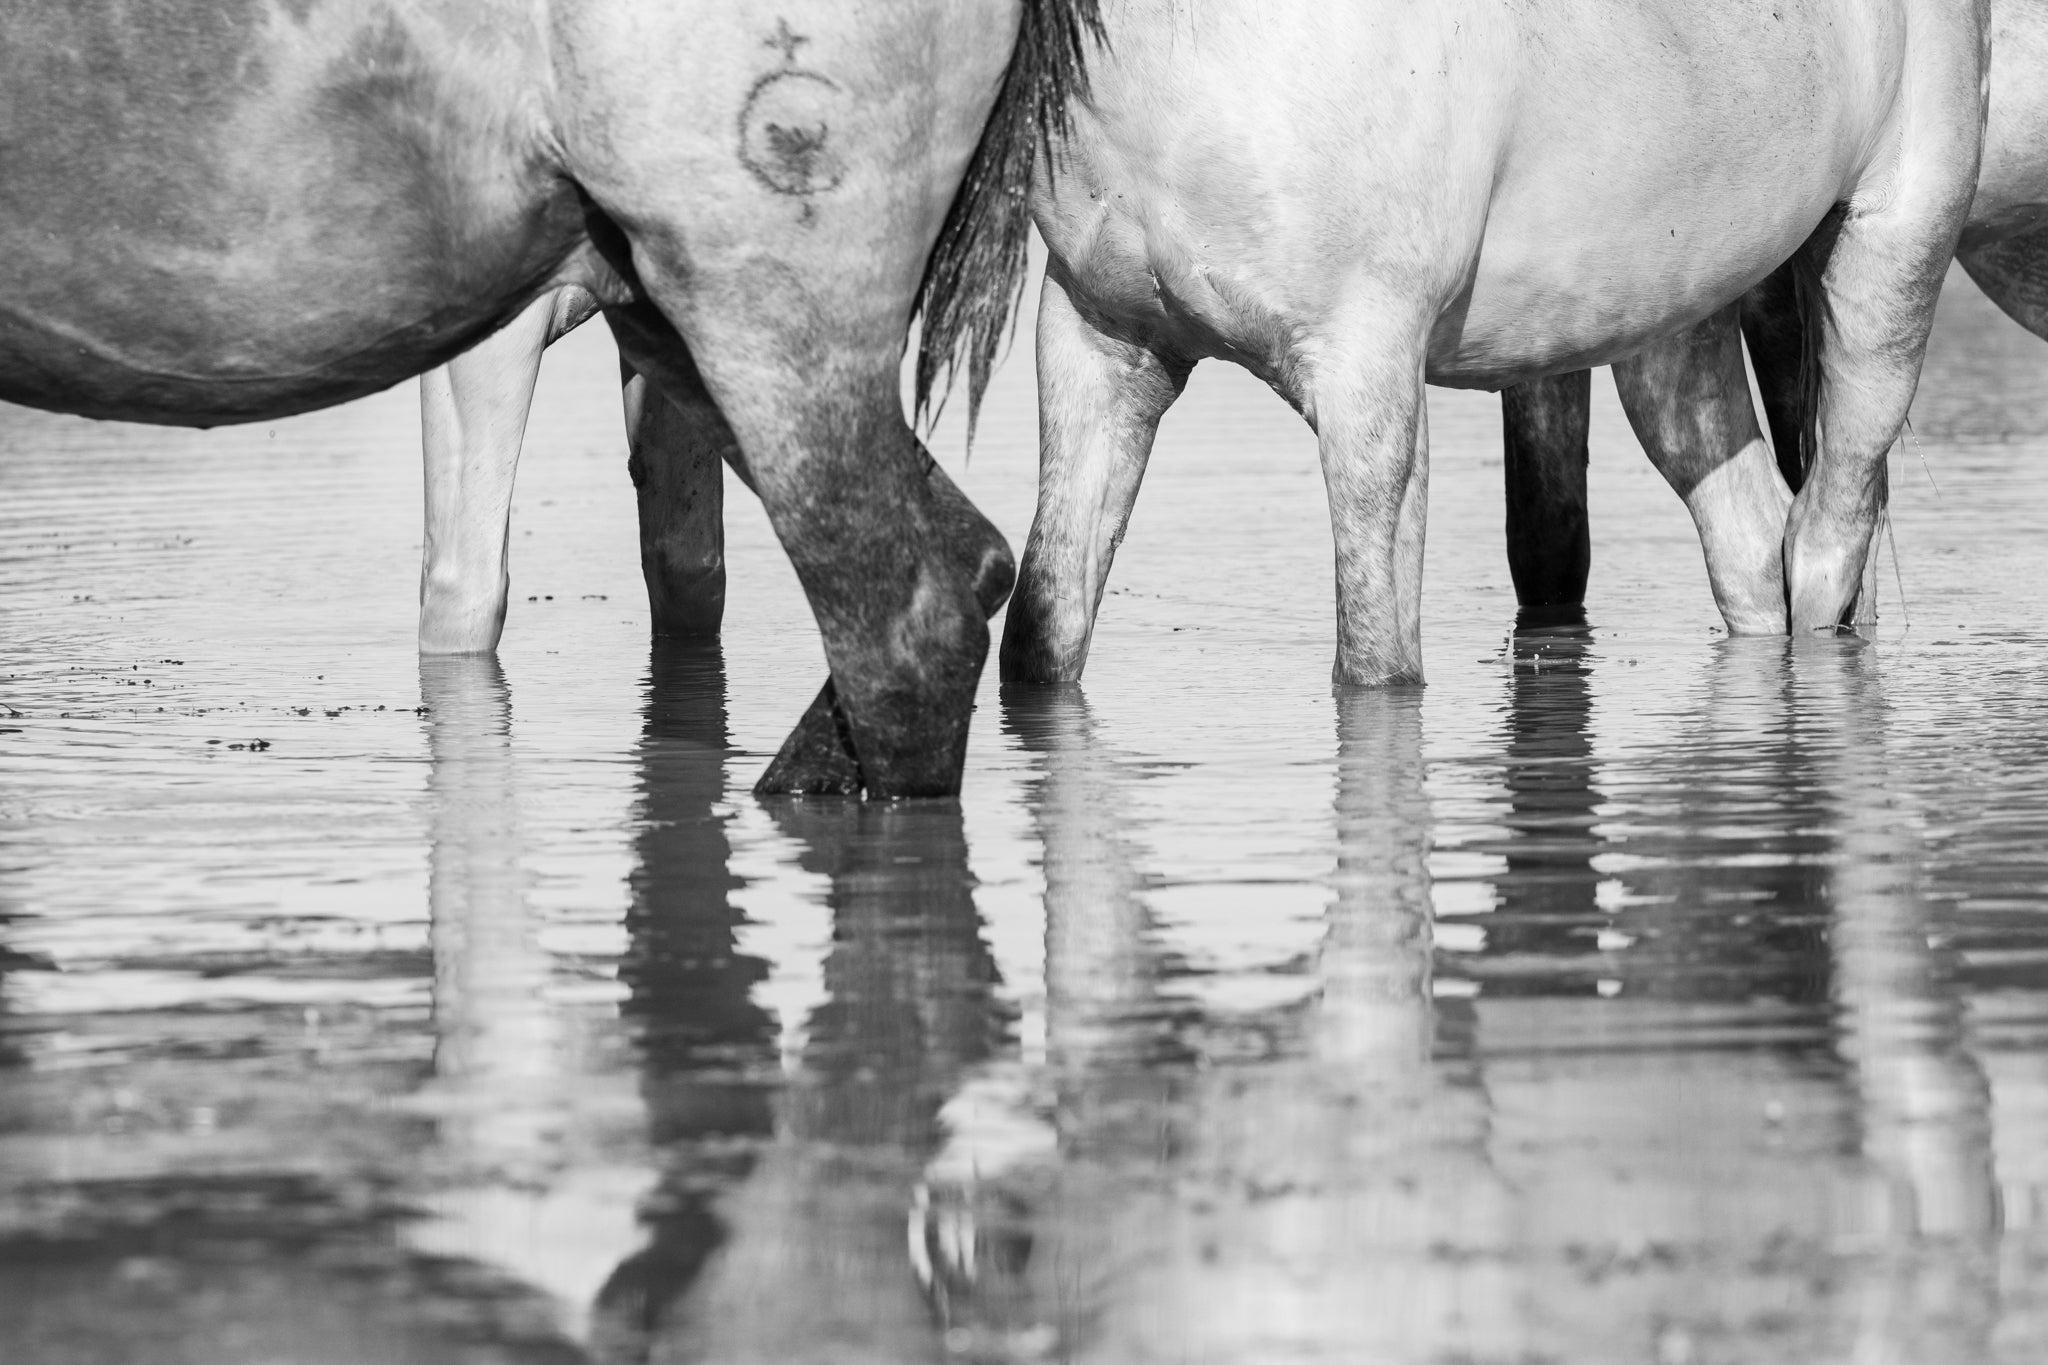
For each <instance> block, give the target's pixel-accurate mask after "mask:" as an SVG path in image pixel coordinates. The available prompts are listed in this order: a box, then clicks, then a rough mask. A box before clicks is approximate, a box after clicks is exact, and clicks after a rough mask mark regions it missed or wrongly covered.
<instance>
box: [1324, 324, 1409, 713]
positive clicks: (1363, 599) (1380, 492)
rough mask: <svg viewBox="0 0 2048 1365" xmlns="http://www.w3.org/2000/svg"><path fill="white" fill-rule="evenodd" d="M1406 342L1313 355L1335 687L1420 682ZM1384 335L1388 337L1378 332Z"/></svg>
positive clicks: (1407, 352)
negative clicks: (1332, 588)
mask: <svg viewBox="0 0 2048 1365" xmlns="http://www.w3.org/2000/svg"><path fill="white" fill-rule="evenodd" d="M1414 330H1415V335H1416V338H1417V339H1416V340H1415V341H1413V342H1412V344H1384V343H1383V344H1379V345H1377V346H1374V347H1372V348H1370V349H1369V350H1367V351H1366V352H1365V353H1364V354H1362V355H1360V356H1358V357H1356V358H1353V357H1342V358H1334V363H1331V362H1330V361H1326V360H1318V361H1317V362H1316V363H1315V365H1314V367H1313V377H1312V378H1311V380H1310V386H1311V387H1310V397H1311V399H1312V401H1311V402H1309V403H1306V404H1304V405H1303V410H1304V411H1306V412H1308V413H1309V415H1310V420H1311V421H1312V422H1313V423H1314V424H1315V427H1316V433H1317V436H1318V438H1319V448H1320V452H1321V455H1322V463H1323V484H1324V487H1325V488H1326V489H1327V490H1328V492H1329V497H1330V529H1331V532H1332V534H1333V535H1334V537H1335V539H1336V546H1337V661H1336V665H1335V667H1334V668H1333V669H1332V671H1331V677H1332V679H1333V680H1334V681H1335V682H1336V683H1337V684H1338V685H1339V686H1355V685H1363V686H1381V685H1387V684H1395V683H1419V682H1421V681H1422V547H1423V532H1424V529H1425V523H1426V521H1427V517H1428V510H1429V424H1428V418H1427V414H1426V413H1425V412H1424V410H1423V401H1422V355H1421V344H1420V340H1419V337H1420V335H1421V329H1420V328H1419V327H1418V328H1416V329H1414ZM1380 335H1381V336H1383V337H1384V336H1385V335H1386V333H1384V332H1382V333H1381V334H1380Z"/></svg>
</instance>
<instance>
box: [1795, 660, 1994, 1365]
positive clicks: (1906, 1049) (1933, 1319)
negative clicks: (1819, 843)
mask: <svg viewBox="0 0 2048 1365" xmlns="http://www.w3.org/2000/svg"><path fill="white" fill-rule="evenodd" d="M1795 673H1796V675H1797V677H1798V681H1799V684H1800V690H1801V691H1802V692H1803V693H1804V694H1805V696H1804V697H1803V698H1802V700H1803V701H1804V702H1805V704H1806V705H1807V706H1809V707H1811V708H1815V709H1822V710H1823V711H1824V714H1826V715H1828V716H1829V717H1831V718H1833V720H1834V721H1835V723H1836V724H1837V725H1839V727H1840V730H1839V734H1838V736H1837V743H1836V744H1835V745H1834V746H1833V753H1832V762H1831V763H1830V764H1829V769H1830V770H1829V772H1828V773H1827V782H1826V787H1827V790H1828V791H1829V792H1831V794H1832V798H1833V801H1834V803H1835V805H1836V807H1837V810H1838V815H1837V819H1836V822H1835V823H1836V828H1837V829H1838V831H1839V834H1838V838H1839V840H1840V847H1841V854H1840V857H1839V859H1838V860H1837V862H1836V863H1835V865H1834V867H1833V868H1832V869H1831V877H1830V883H1831V884H1830V887H1829V890H1830V900H1831V902H1832V905H1833V912H1834V913H1833V917H1832V924H1831V928H1830V939H1831V943H1832V947H1833V961H1834V968H1835V1004H1836V1008H1837V1011H1838V1021H1839V1027H1840V1035H1841V1036H1840V1042H1839V1044H1838V1046H1839V1048H1840V1050H1841V1053H1842V1055H1843V1058H1844V1060H1845V1061H1846V1062H1847V1063H1848V1064H1849V1066H1850V1068H1851V1071H1850V1077H1851V1079H1852V1083H1853V1084H1854V1087H1855V1091H1856V1095H1857V1100H1858V1116H1859V1120H1860V1128H1861V1133H1860V1139H1861V1140H1860V1147H1861V1151H1862V1155H1863V1156H1864V1158H1865V1159H1866V1160H1867V1161H1868V1162H1869V1163H1870V1164H1871V1166H1872V1167H1873V1168H1874V1169H1875V1173H1876V1176H1877V1179H1878V1181H1879V1182H1880V1184H1879V1187H1878V1189H1877V1191H1875V1193H1876V1194H1877V1195H1878V1196H1879V1200H1880V1202H1879V1204H1878V1207H1876V1208H1875V1209H1872V1210H1870V1211H1869V1212H1868V1213H1867V1214H1866V1215H1865V1216H1866V1218H1868V1220H1869V1225H1868V1227H1867V1228H1866V1229H1864V1230H1863V1231H1864V1232H1865V1235H1867V1236H1869V1237H1870V1238H1872V1239H1873V1240H1875V1241H1877V1242H1878V1243H1879V1244H1880V1245H1881V1246H1882V1247H1883V1248H1884V1252H1885V1254H1884V1257H1883V1260H1884V1262H1885V1263H1886V1264H1885V1267H1884V1269H1883V1270H1882V1271H1879V1272H1875V1273H1873V1275H1872V1281H1871V1284H1870V1287H1869V1290H1868V1292H1866V1294H1865V1295H1864V1296H1863V1302H1862V1304H1861V1305H1860V1311H1859V1312H1858V1314H1857V1317H1858V1324H1857V1325H1858V1331H1857V1337H1856V1342H1855V1347H1856V1352H1857V1358H1858V1359H1864V1360H1883V1361H1892V1360H1898V1361H1922V1360H1925V1361H1946V1360H1981V1359H1984V1358H1985V1357H1986V1356H1987V1355H1988V1353H1989V1350H1988V1348H1989V1345H1990V1342H1989V1329H1990V1324H1991V1322H1992V1320H1993V1314H1994V1311H1995V1299H1996V1295H1997V1287H1996V1269H1995V1264H1994V1262H1993V1259H1992V1246H1993V1243H1992V1238H1993V1236H1994V1235H1995V1234H1996V1232H1997V1231H1998V1228H1999V1222H2000V1217H1999V1209H1998V1197H1997V1184H1996V1178H1995V1176H1994V1173H1993V1169H1992V1161H1991V1123H1990V1109H1989V1101H1990V1096H1989V1087H1988V1086H1987V1085H1986V1084H1985V1080H1984V1076H1983V1073H1982V1072H1981V1070H1980V1069H1979V1068H1978V1065H1977V1062H1976V1060H1975V1058H1974V1057H1972V1056H1971V1055H1970V1052H1969V1050H1968V1048H1967V1047H1966V1045H1965V1043H1964V1037H1963V1008H1962V1002H1961V1001H1960V1000H1959V999H1958V998H1957V995H1956V991H1955V980H1956V975H1957V972H1956V963H1955V958H1954V953H1953V952H1952V950H1950V949H1949V948H1948V947H1947V946H1946V945H1945V943H1944V939H1945V938H1946V937H1947V936H1946V935H1944V934H1942V933H1941V931H1940V926H1939V925H1938V923H1937V922H1936V920H1935V918H1934V916H1933V914H1932V913H1931V912H1930V908H1929V906H1928V904H1927V902H1926V900H1925V899H1924V898H1923V896H1922V895H1921V891H1920V886H1919V882H1920V877H1919V872H1918V868H1919V865H1920V862H1921V860H1922V857H1923V856H1924V850H1923V849H1922V848H1921V847H1919V843H1920V841H1919V838H1918V833H1917V830H1916V828H1915V826H1916V825H1917V824H1918V823H1919V821H1918V820H1917V819H1916V817H1915V815H1914V813H1913V811H1912V810H1911V807H1910V804H1909V803H1908V802H1907V801H1906V800H1905V799H1904V797H1903V795H1902V793H1901V792H1900V791H1899V789H1898V784H1897V778H1896V775H1895V773H1894V771H1893V765H1892V763H1891V761H1890V757H1889V749H1890V743H1889V737H1888V731H1889V708H1888V707H1887V706H1886V704H1885V699H1884V695H1883V690H1882V686H1881V682H1880V678H1879V672H1878V661H1877V658H1876V655H1875V652H1874V651H1872V650H1870V649H1867V648H1862V647H1859V646H1855V645H1849V644H1843V645H1841V646H1839V647H1835V648H1825V649H1822V650H1816V651H1802V652H1801V654H1800V656H1799V657H1797V658H1796V659H1795Z"/></svg>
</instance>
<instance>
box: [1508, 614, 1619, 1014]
mask: <svg viewBox="0 0 2048 1365" xmlns="http://www.w3.org/2000/svg"><path fill="white" fill-rule="evenodd" d="M1552 615H1553V616H1554V615H1555V613H1552ZM1592 639H1593V633H1592V631H1591V629H1589V628H1588V627H1587V625H1586V621H1585V617H1584V616H1583V615H1578V616H1577V618H1576V619H1570V620H1562V621H1556V620H1553V621H1552V622H1550V623H1549V624H1543V625H1524V626H1522V627H1520V628H1518V629H1517V630H1516V631H1515V634H1514V638H1513V640H1512V641H1511V662H1512V665H1513V673H1512V675H1511V681H1510V683H1509V700H1508V708H1507V720H1506V724H1505V727H1504V728H1505V730H1506V735H1505V736H1504V740H1505V742H1504V743H1503V744H1502V745H1501V750H1502V753H1503V755H1504V764H1503V768H1504V771H1503V774H1502V779H1503V784H1504V785H1505V786H1506V788H1507V814H1506V816H1505V818H1504V820H1503V823H1504V824H1505V825H1506V826H1507V837H1506V838H1505V839H1504V840H1502V841H1501V842H1500V843H1499V844H1497V845H1494V846H1492V849H1491V851H1496V852H1498V853H1499V854H1500V856H1501V857H1502V858H1503V859H1504V860H1505V862H1506V864H1507V870H1506V874H1505V875H1504V876H1502V877H1501V878H1500V879H1499V882H1498V883H1497V884H1498V886H1499V889H1500V893H1501V895H1500V905H1499V908H1498V911H1497V912H1496V914H1495V915H1494V917H1493V918H1492V919H1491V920H1489V921H1488V923H1487V934H1486V940H1487V941H1486V953H1487V957H1488V959H1489V961H1488V963H1487V965H1488V967H1489V968H1491V969H1492V970H1491V971H1490V973H1489V986H1488V989H1489V990H1491V991H1492V992H1494V993H1495V994H1501V993H1506V992H1511V991H1514V990H1517V989H1530V990H1537V991H1542V992H1544V993H1546V994H1548V993H1554V992H1555V991H1556V990H1557V989H1558V986H1559V982H1558V981H1557V979H1556V969H1555V967H1554V966H1551V967H1550V968H1549V969H1548V970H1546V971H1544V972H1542V973H1541V974H1540V975H1536V976H1531V977H1528V978H1523V977H1520V976H1518V974H1517V973H1515V971H1514V970H1513V968H1514V966H1515V965H1516V963H1517V962H1518V961H1519V960H1520V955H1522V954H1535V955H1540V956H1543V957H1551V958H1555V957H1560V956H1565V957H1569V956H1575V955H1576V956H1580V957H1582V958H1583V956H1584V955H1585V954H1586V953H1587V952H1588V950H1589V949H1591V947H1592V946H1593V945H1592V944H1590V943H1588V942H1587V941H1586V930H1587V924H1588V921H1589V920H1590V919H1591V918H1592V917H1593V915H1594V914H1595V913H1596V909H1595V906H1596V891H1597V888H1598V886H1599V882H1600V874H1599V873H1598V872H1597V871H1595V870H1594V867H1593V855H1594V854H1595V853H1597V852H1598V851H1599V849H1600V842H1599V839H1598V836H1597V835H1596V834H1595V832H1594V828H1593V826H1594V819H1595V812H1596V811H1597V809H1598V808H1599V805H1600V802H1601V799H1602V798H1601V794H1600V791H1599V789H1598V788H1597V787H1595V785H1594V765H1593V740H1592V735H1591V733H1590V727H1591V723H1592V717H1593V693H1592V688H1591V686H1590V684H1589V682H1588V678H1589V676H1590V670H1589V668H1588V662H1587V657H1586V655H1587V651H1588V648H1589V647H1590V646H1591V644H1592ZM1478 847H1480V848H1482V849H1485V848H1488V847H1489V846H1488V845H1485V844H1481V845H1478ZM1503 959H1505V960H1506V961H1505V962H1503ZM1503 967H1505V968H1506V970H1503ZM1592 988H1593V982H1592V981H1590V980H1582V981H1581V982H1579V989H1581V990H1588V991H1590V990H1591V989H1592Z"/></svg>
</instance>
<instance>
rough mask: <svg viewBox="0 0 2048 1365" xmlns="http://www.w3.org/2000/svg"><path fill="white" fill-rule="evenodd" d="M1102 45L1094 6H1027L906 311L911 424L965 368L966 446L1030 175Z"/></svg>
mask: <svg viewBox="0 0 2048 1365" xmlns="http://www.w3.org/2000/svg"><path fill="white" fill-rule="evenodd" d="M1102 37H1103V29H1102V15H1101V10H1100V7H1099V0H1024V14H1023V18H1022V21H1021V22H1020V24H1019V25H1018V29H1017V46H1016V49H1015V50H1014V51H1013V52H1012V53H1011V54H1010V64H1009V66H1008V67H1007V68H1006V69H1005V70H1004V72H1003V80H1002V85H1001V86H1000V87H999V88H998V89H997V91H996V101H995V104H994V106H993V107H992V108H991V109H990V110H989V115H988V122H987V123H986V124H985V125H984V126H983V127H982V130H981V141H980V143H979V144H978V145H977V146H976V147H975V149H974V157H973V159H972V160H971V161H969V162H968V164H967V174H966V175H965V176H964V177H962V179H961V181H960V188H959V189H958V191H956V192H955V194H954V196H953V204H952V207H951V208H950V209H948V210H947V212H946V221H945V223H944V225H943V226H942V227H940V229H939V237H938V241H937V242H935V243H934V244H933V246H932V251H931V255H930V257H929V258H927V259H926V261H925V267H924V279H923V280H922V281H920V282H919V284H918V286H917V298H916V301H915V303H914V304H913V305H912V308H911V316H912V318H922V319H923V322H924V328H923V331H922V333H921V334H920V336H919V339H918V347H917V407H916V411H917V418H918V420H919V421H920V422H922V421H923V420H925V418H926V415H927V414H928V413H931V412H932V394H933V391H934V390H938V392H939V402H940V404H941V405H943V404H944V402H945V395H946V393H947V392H948V391H950V390H951V388H952V386H953V383H954V381H955V380H956V379H957V378H958V377H959V374H960V372H961V370H962V369H963V368H964V369H965V370H966V372H967V439H968V441H969V442H970V443H971V442H972V441H973V439H974V422H975V418H976V417H977V416H979V415H980V412H981V399H982V395H983V394H984V393H985V392H986V391H987V389H988V377H989V372H990V370H991V369H993V368H994V366H995V362H996V354H997V352H998V351H1000V350H1001V349H1002V347H1003V343H1004V342H1005V340H1006V339H1007V338H1008V337H1009V335H1010V332H1011V329H1012V327H1013V325H1014V321H1015V315H1016V311H1017V305H1018V303H1019V301H1020V300H1021V299H1022V298H1023V294H1024V282H1025V281H1024V267H1025V261H1026V254H1027V250H1028V245H1029V242H1030V235H1031V202H1030V193H1031V176H1032V170H1033V167H1034V164H1035V162H1036V158H1037V157H1038V156H1039V154H1040V153H1041V152H1043V154H1044V155H1046V156H1047V157H1050V156H1051V155H1052V147H1053V137H1054V135H1055V134H1058V135H1061V136H1064V135H1065V134H1066V132H1067V130H1068V127H1069V122H1068V119H1069V115H1068V104H1069V101H1071V100H1074V99H1086V98H1087V95H1088V44H1089V40H1090V39H1091V38H1092V39H1094V40H1096V41H1101V40H1102ZM942 370H943V371H944V372H945V384H944V386H943V387H941V385H940V383H939V379H940V372H941V371H942ZM933 415H936V414H933Z"/></svg>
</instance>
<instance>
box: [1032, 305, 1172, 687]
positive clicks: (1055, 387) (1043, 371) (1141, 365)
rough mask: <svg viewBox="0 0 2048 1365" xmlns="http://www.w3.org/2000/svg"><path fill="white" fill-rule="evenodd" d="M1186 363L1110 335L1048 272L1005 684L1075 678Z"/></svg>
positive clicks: (1040, 307)
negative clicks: (1026, 521) (1031, 497)
mask: <svg viewBox="0 0 2048 1365" xmlns="http://www.w3.org/2000/svg"><path fill="white" fill-rule="evenodd" d="M1191 368H1192V365H1191V364H1190V362H1187V361H1184V360H1181V359H1179V358H1178V357H1175V356H1172V355H1170V354H1169V353H1167V352H1165V351H1163V350H1160V349H1157V348H1154V347H1148V346H1143V345H1139V344H1136V343H1133V342H1129V341H1124V340H1120V339H1118V338H1116V337H1111V336H1108V335H1105V334H1104V333H1103V332H1101V331H1099V330H1097V329H1096V327H1095V326H1094V325H1093V324H1092V323H1090V322H1089V321H1088V320H1087V319H1086V318H1084V317H1082V316H1081V314H1080V313H1079V312H1078V311H1077V310H1076V309H1075V307H1074V305H1073V301H1072V300H1071V299H1070V298H1069V297H1068V294H1067V291H1066V289H1065V287H1064V286H1063V285H1062V284H1061V283H1060V281H1059V280H1058V279H1057V278H1056V277H1055V276H1054V275H1052V274H1050V273H1048V274H1047V276H1046V279H1045V289H1044V292H1043V293H1042V294H1041V295H1040V296H1039V305H1038V430H1039V471H1038V511H1037V514H1036V515H1035V516H1034V517H1033V518H1032V522H1031V535H1030V538H1029V539H1028V540H1027V541H1026V542H1025V545H1024V564H1023V569H1022V571H1021V572H1020V574H1019V575H1018V580H1017V595H1016V599H1015V600H1014V601H1013V602H1012V603H1011V604H1010V614H1009V616H1008V618H1007V619H1006V620H1005V622H1004V624H1003V645H1002V655H1001V667H1002V677H1003V681H1004V682H1016V683H1056V682H1077V681H1079V680H1080V677H1081V671H1082V669H1084V668H1085V667H1086V666H1087V663H1088V645H1089V641H1090V639H1091V638H1092V637H1093V635H1094V632H1095V615H1096V612H1097V611H1098V610H1099V609H1100V608H1101V606H1102V591H1103V588H1104V586H1105V585H1106V584H1107V583H1108V582H1109V568H1110V564H1111V562H1112V561H1113V560H1114V559H1115V557H1116V551H1117V546H1118V545H1120V544H1122V542H1123V538H1124V528H1125V527H1126V526H1127V525H1128V524H1129V521H1130V516H1131V505H1132V503H1133V502H1135V501H1136V500H1137V496H1138V485H1139V483H1140V482H1141V481H1142V480H1143V479H1144V476H1145V464H1146V461H1147V460H1148V459H1149V458H1150V457H1151V454H1152V441H1153V438H1154V437H1155V436H1156V435H1157V434H1158V431H1159V419H1160V418H1161V417H1162V416H1164V415H1165V413H1166V410H1167V408H1168V407H1170V406H1171V405H1172V403H1173V400H1174V399H1176V398H1178V397H1179V396H1180V392H1181V389H1182V388H1183V387H1184V386H1185V385H1186V383H1187V377H1188V372H1189V370H1190V369H1191Z"/></svg>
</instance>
